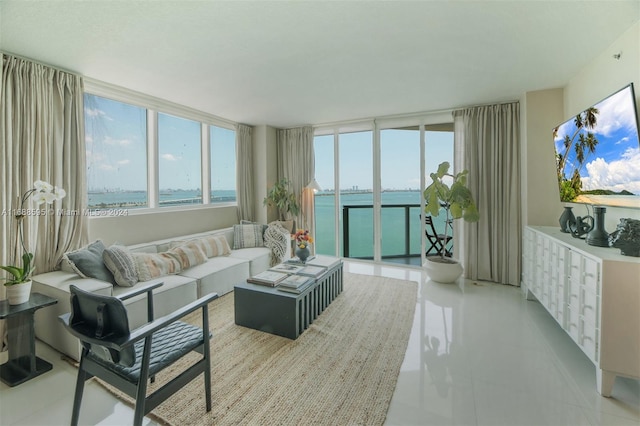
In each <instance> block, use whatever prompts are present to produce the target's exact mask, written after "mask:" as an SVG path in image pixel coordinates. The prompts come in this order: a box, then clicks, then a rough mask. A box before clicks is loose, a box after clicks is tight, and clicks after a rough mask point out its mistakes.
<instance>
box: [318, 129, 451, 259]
mask: <svg viewBox="0 0 640 426" xmlns="http://www.w3.org/2000/svg"><path fill="white" fill-rule="evenodd" d="M371 127H374V130H371V131H341V130H339V129H336V130H327V129H321V130H319V131H318V132H317V133H316V136H315V139H314V149H315V158H316V161H315V164H316V166H315V169H316V179H317V181H318V183H319V184H320V186H321V187H322V191H320V192H319V193H318V194H317V195H316V199H315V203H316V210H315V212H316V233H317V238H316V252H317V253H320V254H338V255H341V256H348V257H351V258H362V259H375V260H383V261H393V262H400V263H408V264H417V265H419V264H420V263H421V261H422V259H423V256H424V253H423V252H424V242H423V239H424V227H423V225H422V221H423V217H422V214H421V213H422V210H421V205H422V197H421V195H422V190H423V189H424V187H425V185H428V184H429V183H430V182H431V179H430V178H429V174H430V173H432V172H434V171H435V170H436V169H437V165H438V164H439V163H440V162H442V161H449V162H450V163H453V124H452V123H447V124H444V125H430V124H427V125H420V124H414V125H410V124H409V125H407V124H405V125H402V126H386V127H382V126H378V125H373V124H372V126H371ZM423 153H424V154H423ZM423 155H424V157H422V156H423ZM423 176H424V178H423ZM443 222H444V221H443ZM436 226H441V224H440V223H439V222H438V221H436Z"/></svg>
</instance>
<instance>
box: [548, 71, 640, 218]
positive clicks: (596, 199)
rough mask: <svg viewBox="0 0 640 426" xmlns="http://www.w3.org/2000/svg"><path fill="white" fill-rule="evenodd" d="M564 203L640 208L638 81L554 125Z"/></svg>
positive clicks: (561, 196) (561, 197) (560, 185)
mask: <svg viewBox="0 0 640 426" xmlns="http://www.w3.org/2000/svg"><path fill="white" fill-rule="evenodd" d="M553 140H554V143H555V150H556V172H557V175H558V186H559V188H560V200H561V201H562V202H572V203H586V204H593V205H598V206H615V207H632V208H640V141H639V139H638V113H637V110H636V101H635V94H634V91H633V83H631V84H629V85H628V86H625V87H623V88H622V89H620V90H618V91H617V92H615V93H613V94H612V95H610V96H608V97H607V98H605V99H604V100H602V101H600V102H598V103H597V104H595V105H593V106H592V107H590V108H587V109H586V110H584V111H582V112H581V113H580V114H578V115H576V116H575V117H573V118H572V119H570V120H568V121H566V122H565V123H563V124H561V125H559V126H558V127H556V128H555V129H553Z"/></svg>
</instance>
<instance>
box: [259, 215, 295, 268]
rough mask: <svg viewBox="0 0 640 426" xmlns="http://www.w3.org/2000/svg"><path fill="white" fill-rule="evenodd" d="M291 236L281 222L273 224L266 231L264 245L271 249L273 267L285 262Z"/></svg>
mask: <svg viewBox="0 0 640 426" xmlns="http://www.w3.org/2000/svg"><path fill="white" fill-rule="evenodd" d="M290 242H291V235H290V234H289V231H288V230H286V229H285V228H284V227H283V226H282V225H281V224H280V222H278V221H276V222H271V223H270V224H269V225H268V226H267V229H266V231H264V245H265V247H267V248H270V249H271V266H274V265H277V264H279V263H282V262H283V261H284V258H285V256H286V254H287V247H288V245H289V244H290Z"/></svg>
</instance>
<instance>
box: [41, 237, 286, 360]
mask: <svg viewBox="0 0 640 426" xmlns="http://www.w3.org/2000/svg"><path fill="white" fill-rule="evenodd" d="M212 235H217V236H224V238H226V240H227V242H228V243H229V247H230V248H231V251H230V254H229V255H226V256H225V255H221V256H217V257H211V258H208V259H207V260H206V262H204V263H202V264H199V265H196V266H193V267H190V268H188V269H184V270H182V271H181V272H179V273H178V274H175V275H165V276H161V277H158V278H154V279H153V281H162V282H163V283H164V284H163V285H162V286H161V287H159V288H157V289H155V290H154V291H153V302H154V303H153V305H154V316H155V317H156V318H157V317H160V316H163V315H167V314H169V313H171V312H173V311H175V310H176V309H178V308H180V307H182V306H184V305H186V304H188V303H190V302H192V301H194V300H196V299H197V298H199V297H201V296H202V295H205V294H209V293H218V294H219V295H223V294H225V293H228V292H230V291H232V290H233V288H234V286H235V285H236V284H239V283H243V282H244V281H245V280H246V279H247V278H249V277H250V276H252V275H256V274H258V273H260V272H262V271H265V270H267V269H268V268H269V267H270V262H271V250H270V249H269V248H266V247H264V246H258V247H247V248H239V249H233V247H234V228H233V227H231V228H225V229H221V230H215V231H210V232H204V233H200V234H193V235H186V236H179V237H174V238H169V239H164V240H159V241H152V242H148V243H143V244H136V245H133V246H129V247H127V248H128V249H129V251H130V252H131V253H162V252H166V251H167V250H170V249H171V248H172V247H175V246H176V245H177V244H180V242H185V241H189V240H194V239H198V238H202V237H207V236H212ZM241 246H242V244H241ZM235 247H238V244H235ZM288 250H289V253H288V254H287V256H289V257H290V248H288ZM149 282H150V281H140V282H138V283H137V284H134V285H133V286H132V287H122V286H119V285H114V284H112V283H110V282H107V281H102V280H98V279H95V278H82V277H81V276H80V275H78V274H77V273H76V272H73V270H72V269H70V268H69V267H66V266H65V265H64V262H63V267H62V270H60V271H54V272H48V273H45V274H40V275H35V276H34V277H33V285H32V292H37V293H42V294H45V295H47V296H50V297H53V298H55V299H57V300H58V303H57V304H56V305H53V306H50V307H48V308H47V309H40V310H38V311H36V314H35V315H36V316H35V331H36V337H38V339H40V340H42V341H43V342H45V343H47V344H48V345H50V346H52V347H53V348H55V349H57V350H58V351H60V352H62V353H63V354H66V355H68V356H69V357H71V358H73V359H75V360H79V359H80V350H81V348H80V343H79V341H78V340H77V339H76V338H75V337H73V336H71V335H70V334H69V333H68V332H67V331H66V330H64V328H63V327H62V324H61V323H60V322H59V321H58V316H59V315H62V314H64V313H67V312H70V310H71V308H70V292H69V287H70V286H71V285H75V286H77V287H79V288H82V289H84V290H89V291H93V292H96V293H100V294H104V295H116V296H117V295H120V294H123V293H126V292H129V291H131V290H135V289H136V288H139V287H140V286H142V285H146V284H148V283H149ZM125 304H126V305H127V311H128V314H129V324H130V327H131V328H135V327H138V326H140V325H142V324H144V323H145V322H146V321H147V302H146V295H140V296H136V297H134V298H131V299H128V300H126V301H125Z"/></svg>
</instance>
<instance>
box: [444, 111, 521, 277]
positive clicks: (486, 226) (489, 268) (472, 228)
mask: <svg viewBox="0 0 640 426" xmlns="http://www.w3.org/2000/svg"><path fill="white" fill-rule="evenodd" d="M454 132H455V133H454V135H455V136H454V141H455V145H456V158H455V163H456V171H459V170H462V169H468V170H469V176H468V183H469V188H470V190H471V192H472V193H473V195H474V198H475V200H476V203H477V205H478V211H479V212H480V221H479V222H477V223H464V224H463V225H462V226H463V227H464V231H463V232H462V235H461V236H460V234H461V233H460V232H457V233H456V234H457V235H458V238H457V241H455V243H456V245H457V247H458V251H457V255H458V256H459V257H460V260H461V261H462V264H463V266H464V269H465V276H466V277H468V278H471V279H475V280H487V281H493V282H498V283H503V284H511V285H519V284H520V257H521V231H522V219H521V210H522V208H521V198H520V105H519V103H517V102H514V103H508V104H501V105H489V106H479V107H473V108H466V109H463V110H459V111H455V112H454Z"/></svg>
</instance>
